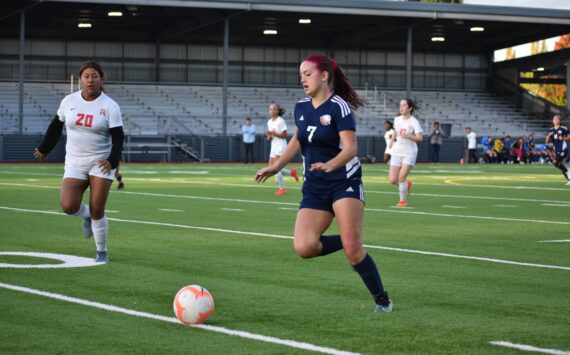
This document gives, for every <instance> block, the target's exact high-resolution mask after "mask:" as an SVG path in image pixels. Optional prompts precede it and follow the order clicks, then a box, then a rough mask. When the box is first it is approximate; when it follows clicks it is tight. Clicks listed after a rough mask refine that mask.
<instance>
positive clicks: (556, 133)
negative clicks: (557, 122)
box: [547, 126, 568, 154]
mask: <svg viewBox="0 0 570 355" xmlns="http://www.w3.org/2000/svg"><path fill="white" fill-rule="evenodd" d="M548 133H552V135H551V136H550V142H552V143H553V144H554V152H555V154H558V153H560V152H563V151H564V150H566V148H567V147H568V145H567V144H566V141H565V140H563V139H564V138H566V137H567V136H568V128H566V127H565V126H560V127H558V128H554V127H552V128H550V129H549V130H548ZM547 135H548V134H547Z"/></svg>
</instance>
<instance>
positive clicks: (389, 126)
mask: <svg viewBox="0 0 570 355" xmlns="http://www.w3.org/2000/svg"><path fill="white" fill-rule="evenodd" d="M384 129H385V130H386V133H384V141H386V149H384V163H388V162H389V161H390V158H391V157H392V148H390V141H391V140H392V136H393V135H394V124H393V123H392V121H386V122H384Z"/></svg>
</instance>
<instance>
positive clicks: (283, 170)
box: [280, 168, 291, 175]
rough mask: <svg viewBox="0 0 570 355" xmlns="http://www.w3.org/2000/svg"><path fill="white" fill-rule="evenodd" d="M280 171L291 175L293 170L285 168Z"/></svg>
mask: <svg viewBox="0 0 570 355" xmlns="http://www.w3.org/2000/svg"><path fill="white" fill-rule="evenodd" d="M280 173H281V174H283V175H291V170H289V169H285V168H283V169H281V171H280Z"/></svg>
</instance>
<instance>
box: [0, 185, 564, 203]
mask: <svg viewBox="0 0 570 355" xmlns="http://www.w3.org/2000/svg"><path fill="white" fill-rule="evenodd" d="M129 180H139V181H149V180H152V181H159V182H170V183H171V182H173V180H168V179H142V178H130V179H129ZM174 182H176V183H181V184H195V185H199V184H203V185H222V186H236V187H257V188H267V189H275V187H274V186H269V185H261V184H232V183H216V182H204V181H179V180H176V181H174ZM365 183H366V181H365ZM0 185H8V186H26V187H38V188H50V189H55V188H58V189H59V188H60V186H47V185H33V184H18V183H7V182H2V183H0ZM287 188H288V189H290V190H300V189H301V188H300V187H296V186H290V187H287ZM111 192H113V193H132V194H137V193H138V192H134V191H111ZM364 194H382V195H397V194H399V192H391V191H376V190H368V189H366V190H365V191H364ZM173 196H175V195H173ZM414 196H423V197H442V198H464V199H474V200H499V201H521V202H544V203H560V204H570V201H555V200H537V199H530V198H512V197H493V196H469V195H444V194H426V193H414ZM495 206H497V207H513V206H512V205H495ZM517 207H518V206H517Z"/></svg>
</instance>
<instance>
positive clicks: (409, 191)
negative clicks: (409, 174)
mask: <svg viewBox="0 0 570 355" xmlns="http://www.w3.org/2000/svg"><path fill="white" fill-rule="evenodd" d="M406 182H407V183H408V193H407V195H406V196H410V193H411V191H412V182H411V181H410V180H407V181H406Z"/></svg>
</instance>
